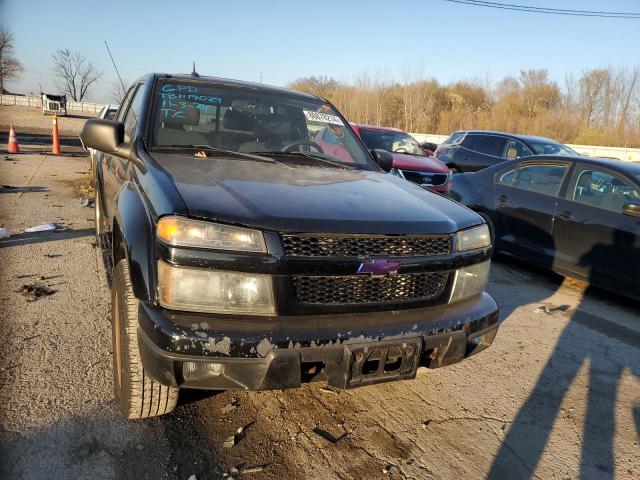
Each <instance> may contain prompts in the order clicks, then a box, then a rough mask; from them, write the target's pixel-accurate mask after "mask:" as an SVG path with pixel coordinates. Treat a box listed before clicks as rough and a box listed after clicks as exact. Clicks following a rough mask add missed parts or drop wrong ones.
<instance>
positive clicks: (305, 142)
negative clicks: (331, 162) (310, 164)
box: [280, 140, 324, 153]
mask: <svg viewBox="0 0 640 480" xmlns="http://www.w3.org/2000/svg"><path fill="white" fill-rule="evenodd" d="M305 145H306V146H307V147H313V148H315V149H316V150H318V152H320V153H324V150H322V147H321V146H320V145H318V144H317V143H316V142H314V141H312V140H294V141H293V142H289V143H287V144H286V145H285V146H284V147H282V148H281V149H280V151H281V152H289V151H291V149H292V148H293V147H302V146H305Z"/></svg>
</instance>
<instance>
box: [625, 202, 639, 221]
mask: <svg viewBox="0 0 640 480" xmlns="http://www.w3.org/2000/svg"><path fill="white" fill-rule="evenodd" d="M622 214H623V215H629V216H630V217H638V218H640V205H638V204H637V203H625V204H624V206H623V207H622Z"/></svg>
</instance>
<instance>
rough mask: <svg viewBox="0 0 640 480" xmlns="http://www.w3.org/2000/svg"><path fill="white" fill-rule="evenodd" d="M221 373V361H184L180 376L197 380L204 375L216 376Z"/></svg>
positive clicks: (204, 376)
mask: <svg viewBox="0 0 640 480" xmlns="http://www.w3.org/2000/svg"><path fill="white" fill-rule="evenodd" d="M220 375H222V364H221V363H209V362H184V364H183V365H182V376H183V377H184V379H185V380H198V379H201V378H206V377H218V376H220Z"/></svg>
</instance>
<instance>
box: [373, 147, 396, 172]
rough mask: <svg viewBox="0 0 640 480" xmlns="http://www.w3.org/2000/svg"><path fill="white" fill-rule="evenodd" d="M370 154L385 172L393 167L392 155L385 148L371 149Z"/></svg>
mask: <svg viewBox="0 0 640 480" xmlns="http://www.w3.org/2000/svg"><path fill="white" fill-rule="evenodd" d="M371 155H372V156H373V159H374V160H375V162H376V163H377V164H378V166H379V167H380V168H381V169H382V170H384V171H385V172H386V173H389V172H390V171H391V169H392V168H393V155H391V154H390V153H389V152H387V151H386V150H381V149H379V148H376V149H373V150H371Z"/></svg>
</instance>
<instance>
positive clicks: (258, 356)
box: [138, 293, 499, 390]
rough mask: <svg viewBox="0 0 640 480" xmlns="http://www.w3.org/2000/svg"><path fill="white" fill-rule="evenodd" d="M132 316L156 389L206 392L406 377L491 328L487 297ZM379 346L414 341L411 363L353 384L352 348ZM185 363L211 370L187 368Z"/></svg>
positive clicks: (494, 313)
mask: <svg viewBox="0 0 640 480" xmlns="http://www.w3.org/2000/svg"><path fill="white" fill-rule="evenodd" d="M139 318H140V320H139V322H140V323H139V328H138V342H139V348H140V355H141V358H142V362H143V366H144V368H145V373H147V374H148V375H150V376H151V377H152V378H154V379H155V380H157V381H158V382H160V383H163V384H165V385H173V386H180V387H187V388H201V389H213V390H228V389H244V390H270V389H282V388H295V387H299V386H300V384H301V383H305V382H309V381H316V380H324V381H326V382H327V383H328V384H330V385H333V386H335V387H340V388H351V387H354V386H359V385H366V384H370V383H379V382H383V381H390V380H399V379H407V378H413V377H415V371H416V369H417V367H418V366H421V367H429V368H437V367H441V366H445V365H450V364H453V363H457V362H459V361H461V360H463V359H464V358H466V357H469V356H471V355H474V354H476V353H478V352H480V351H482V350H484V349H485V348H487V347H488V346H489V345H491V343H492V342H493V339H494V338H495V335H496V332H497V329H498V324H499V322H498V307H497V305H496V303H495V301H494V300H493V298H491V297H490V296H489V295H488V294H487V293H483V294H482V295H479V296H477V297H475V298H473V299H470V300H467V301H464V302H459V303H455V304H449V305H439V306H433V307H426V308H420V309H411V310H392V311H386V312H369V313H355V314H354V313H351V314H336V315H307V316H295V317H293V316H291V317H289V316H287V317H273V318H256V317H244V318H243V317H237V316H230V315H224V316H223V315H203V314H190V313H183V312H181V313H177V312H171V311H169V310H164V309H161V308H157V307H155V306H152V305H150V304H145V303H142V302H141V303H140V307H139ZM386 346H388V347H390V348H391V349H401V350H402V349H409V350H411V349H412V348H413V347H416V348H417V351H418V352H419V353H418V355H417V357H416V361H415V362H413V363H415V364H414V365H408V364H407V365H405V362H404V361H403V362H402V363H403V364H402V368H400V369H399V370H398V372H397V374H383V373H384V372H381V374H380V375H375V374H372V375H369V376H365V377H363V378H358V382H356V383H354V382H353V378H352V377H353V376H354V375H353V372H354V370H353V369H352V367H353V363H354V360H353V358H352V357H354V358H355V356H356V355H357V353H356V352H358V353H362V352H365V353H366V352H369V351H370V350H377V351H381V350H382V351H384V352H386V351H387V350H388V349H387V348H386ZM194 364H198V365H199V366H202V367H204V366H208V367H214V368H209V369H208V370H207V369H206V368H201V369H198V368H195V369H194V368H189V369H187V368H186V365H189V367H193V366H194ZM213 364H218V365H213ZM187 370H188V371H189V373H188V374H185V372H186V371H187ZM193 372H196V373H193ZM197 372H200V373H197ZM360 373H362V372H360Z"/></svg>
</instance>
